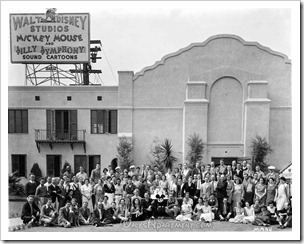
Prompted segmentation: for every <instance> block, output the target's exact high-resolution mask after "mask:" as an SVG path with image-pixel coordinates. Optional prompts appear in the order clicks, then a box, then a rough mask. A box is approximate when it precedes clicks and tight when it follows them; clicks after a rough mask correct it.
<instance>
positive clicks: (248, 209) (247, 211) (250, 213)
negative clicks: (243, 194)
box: [241, 202, 255, 224]
mask: <svg viewBox="0 0 304 244" xmlns="http://www.w3.org/2000/svg"><path fill="white" fill-rule="evenodd" d="M254 218H255V214H254V208H253V205H251V206H250V204H249V202H245V207H244V217H243V220H242V221H241V222H242V223H244V224H249V223H252V222H253V221H254Z"/></svg>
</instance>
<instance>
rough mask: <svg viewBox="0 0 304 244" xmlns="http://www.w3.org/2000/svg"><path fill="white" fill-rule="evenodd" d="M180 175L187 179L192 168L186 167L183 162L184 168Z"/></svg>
mask: <svg viewBox="0 0 304 244" xmlns="http://www.w3.org/2000/svg"><path fill="white" fill-rule="evenodd" d="M182 175H183V177H185V178H186V179H187V180H188V178H189V176H191V175H192V170H191V169H190V168H189V167H188V165H187V164H186V163H184V168H183V171H182Z"/></svg>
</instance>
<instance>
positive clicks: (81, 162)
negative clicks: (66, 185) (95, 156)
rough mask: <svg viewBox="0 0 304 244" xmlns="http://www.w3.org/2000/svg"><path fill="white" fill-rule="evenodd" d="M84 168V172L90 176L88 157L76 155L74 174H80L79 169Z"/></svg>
mask: <svg viewBox="0 0 304 244" xmlns="http://www.w3.org/2000/svg"><path fill="white" fill-rule="evenodd" d="M80 166H83V168H84V171H85V172H86V173H87V174H88V163H87V155H74V173H75V175H76V174H77V173H78V172H79V167H80Z"/></svg>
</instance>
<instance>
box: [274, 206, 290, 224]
mask: <svg viewBox="0 0 304 244" xmlns="http://www.w3.org/2000/svg"><path fill="white" fill-rule="evenodd" d="M277 215H278V218H277V220H278V222H279V226H278V228H279V229H285V228H286V227H292V208H291V203H285V205H284V208H283V209H282V210H279V211H278V212H277Z"/></svg>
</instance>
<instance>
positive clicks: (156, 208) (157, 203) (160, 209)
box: [152, 194, 167, 218]
mask: <svg viewBox="0 0 304 244" xmlns="http://www.w3.org/2000/svg"><path fill="white" fill-rule="evenodd" d="M164 198H165V195H163V194H162V195H159V194H157V195H156V199H154V200H153V202H152V216H154V217H155V218H157V217H158V218H162V217H163V216H164V215H166V206H167V203H166V201H165V200H164Z"/></svg>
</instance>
